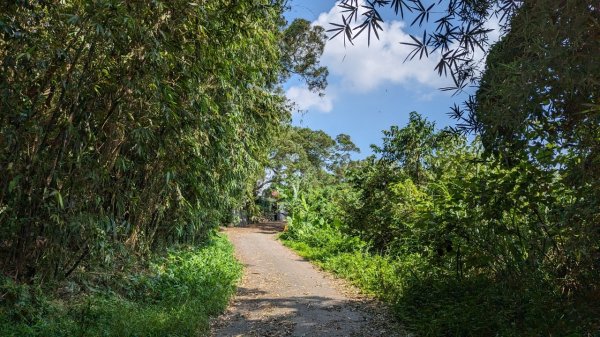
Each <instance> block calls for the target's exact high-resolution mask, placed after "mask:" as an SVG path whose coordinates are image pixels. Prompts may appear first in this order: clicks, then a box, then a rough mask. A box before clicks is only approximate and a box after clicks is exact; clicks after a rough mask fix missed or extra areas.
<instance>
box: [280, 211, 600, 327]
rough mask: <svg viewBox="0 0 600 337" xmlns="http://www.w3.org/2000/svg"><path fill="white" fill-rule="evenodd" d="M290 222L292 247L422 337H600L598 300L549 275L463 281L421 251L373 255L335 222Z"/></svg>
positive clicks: (286, 240) (287, 234)
mask: <svg viewBox="0 0 600 337" xmlns="http://www.w3.org/2000/svg"><path fill="white" fill-rule="evenodd" d="M294 226H296V227H295V228H294ZM288 228H289V232H285V233H283V234H282V235H281V237H280V239H281V240H282V241H283V243H284V244H285V245H286V246H288V247H290V248H292V249H294V250H295V251H296V252H298V254H300V255H301V256H303V257H305V258H307V259H309V260H312V261H313V262H315V263H316V264H317V265H319V266H320V267H321V268H323V269H325V270H328V271H331V272H333V273H335V274H337V275H338V276H340V277H343V278H345V279H347V280H349V281H350V282H351V283H353V284H354V285H356V286H357V287H358V288H360V289H361V290H363V291H364V292H366V293H368V294H372V295H375V296H377V297H378V298H380V299H382V300H384V301H385V302H387V303H389V304H390V305H391V306H392V307H393V308H394V309H395V312H396V314H397V316H398V318H399V319H400V321H401V322H402V323H403V324H404V325H405V326H406V328H407V329H408V330H409V331H412V332H414V333H416V335H417V336H474V337H475V336H515V337H516V336H573V337H574V336H585V337H588V336H589V337H591V336H600V326H599V325H598V322H599V319H598V317H600V310H599V308H598V305H597V303H596V302H595V301H594V300H592V299H590V298H580V299H573V298H570V299H568V298H565V297H564V296H561V294H560V293H559V292H556V291H553V286H552V284H551V283H549V282H548V281H547V280H544V279H542V278H537V279H533V277H535V276H533V277H532V279H527V280H522V281H523V282H522V283H519V284H506V283H502V282H500V281H495V280H493V279H490V278H488V277H485V276H472V277H465V278H463V279H461V280H457V279H456V278H455V277H453V276H452V275H443V274H441V273H439V272H438V271H436V270H435V268H434V267H432V266H428V265H427V263H426V261H425V260H424V259H422V258H420V257H419V256H418V255H413V256H402V255H400V256H391V255H385V254H384V255H379V254H373V253H370V252H369V251H368V250H367V248H366V247H367V244H366V243H364V242H362V243H360V242H359V243H355V248H354V249H352V248H351V246H350V245H349V243H350V242H353V241H356V240H357V239H356V238H352V237H349V236H347V235H346V234H343V233H342V232H341V231H340V230H339V229H338V228H336V227H335V226H325V227H321V226H314V225H311V224H307V223H300V225H294V224H293V223H292V224H291V226H288Z"/></svg>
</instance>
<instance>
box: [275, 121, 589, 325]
mask: <svg viewBox="0 0 600 337" xmlns="http://www.w3.org/2000/svg"><path fill="white" fill-rule="evenodd" d="M384 136H385V138H384V141H383V147H382V148H377V147H376V148H375V150H376V153H377V155H378V156H371V157H369V158H367V159H365V160H363V161H360V162H359V163H355V164H354V165H352V166H351V169H350V170H349V171H347V172H346V175H345V178H344V180H342V181H339V182H338V183H337V184H336V185H335V186H332V185H330V186H327V187H323V186H322V185H319V184H316V185H312V186H311V185H307V186H305V187H304V188H305V189H306V190H299V191H298V193H296V196H297V200H296V201H294V202H290V205H292V216H291V218H290V222H289V224H288V232H287V233H285V234H284V235H283V236H282V238H283V239H284V240H286V241H285V242H286V244H288V245H289V246H290V247H292V248H295V249H297V250H298V251H299V252H300V253H301V254H302V255H304V256H306V257H307V258H310V259H314V260H315V261H317V262H318V263H319V265H321V266H322V267H323V268H325V269H328V270H332V271H334V272H335V273H337V274H339V275H341V276H343V277H345V278H347V279H349V280H351V281H352V282H354V283H355V284H357V285H358V286H360V287H361V288H362V289H364V290H366V291H368V292H370V293H374V294H376V295H378V296H380V297H381V298H384V299H386V300H387V301H389V302H390V303H392V304H394V305H395V306H396V308H397V312H398V314H399V315H400V317H401V318H402V319H403V321H404V322H405V323H406V324H407V327H408V328H409V329H411V330H413V331H415V332H417V333H418V334H419V335H423V336H441V335H447V336H493V335H499V336H537V335H557V336H563V335H564V336H583V335H586V334H588V335H589V334H592V333H596V332H598V331H599V328H600V319H599V318H598V317H600V306H599V305H598V303H600V302H598V301H597V299H598V298H599V294H600V289H599V288H598V284H600V283H598V280H600V275H599V269H598V268H596V267H594V266H597V265H598V261H599V260H598V252H599V250H598V246H597V245H598V241H597V240H596V241H594V242H593V240H592V238H597V234H594V233H590V232H589V230H590V228H591V226H592V224H593V219H594V217H597V216H598V214H600V213H598V209H597V207H596V206H591V205H590V204H587V202H589V201H590V200H594V199H593V195H592V196H588V195H585V196H584V195H582V194H581V191H579V190H577V189H575V188H574V187H573V186H572V185H569V183H568V181H567V180H565V179H564V175H563V174H562V173H561V171H560V170H559V169H558V168H554V169H547V168H545V169H544V168H541V167H538V166H536V165H534V164H532V163H531V162H527V161H521V162H518V163H512V165H506V164H505V163H504V162H502V160H501V158H499V157H494V156H488V157H484V156H483V154H482V152H481V146H480V145H479V141H478V139H475V140H473V141H472V142H471V144H469V143H468V142H467V141H466V139H465V138H463V137H460V136H457V135H455V134H448V133H445V132H444V131H439V132H436V131H435V130H434V128H433V127H432V124H430V123H427V122H426V121H424V120H423V119H422V118H421V117H420V116H419V115H418V114H416V113H413V114H411V119H410V122H409V124H408V125H407V126H406V127H404V128H398V127H394V128H392V129H391V130H390V131H388V132H385V133H384ZM325 191H338V192H339V193H338V194H337V195H336V197H335V198H328V199H327V198H319V197H315V196H321V195H325V194H326V193H327V192H325ZM578 196H581V197H578ZM314 202H318V205H315V204H313V203H314ZM327 203H331V204H333V205H327ZM330 209H336V210H337V212H336V213H335V214H337V215H338V216H339V218H341V219H342V222H340V221H338V220H335V219H336V218H335V215H334V216H333V217H332V213H331V212H322V210H330ZM578 211H580V212H581V213H580V215H577V212H578ZM339 218H338V219H339ZM582 233H588V234H589V235H587V236H584V235H582ZM576 243H579V244H576Z"/></svg>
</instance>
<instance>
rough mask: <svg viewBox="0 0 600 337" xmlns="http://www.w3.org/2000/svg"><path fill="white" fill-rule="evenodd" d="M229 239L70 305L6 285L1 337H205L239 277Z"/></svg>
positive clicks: (174, 256) (0, 289)
mask: <svg viewBox="0 0 600 337" xmlns="http://www.w3.org/2000/svg"><path fill="white" fill-rule="evenodd" d="M241 269H242V267H241V265H240V264H239V263H238V262H237V261H236V260H235V258H234V257H233V249H232V246H231V244H230V243H229V242H228V241H227V239H226V238H224V237H221V236H214V237H213V238H212V239H211V240H210V241H209V242H207V243H206V244H205V245H203V246H202V247H182V248H178V249H177V250H171V251H169V252H168V254H166V255H165V256H162V257H160V258H156V259H155V260H154V261H153V262H152V263H151V264H150V266H149V268H145V269H142V270H140V271H137V272H135V273H131V274H127V273H125V276H120V277H117V278H116V279H113V280H112V284H111V286H109V287H93V286H89V285H88V286H87V288H86V291H84V292H81V294H79V295H77V296H72V297H69V298H68V299H65V298H61V297H60V296H58V295H56V294H55V293H56V292H55V293H53V294H48V289H45V291H44V290H42V289H40V288H39V287H35V286H27V285H17V284H15V283H14V282H12V281H11V280H8V279H4V280H2V284H1V285H0V294H1V295H2V302H1V303H0V335H1V336H18V337H21V336H44V337H46V336H48V337H53V336H123V337H125V336H132V337H133V336H204V335H206V334H207V333H208V331H209V318H210V317H211V316H215V315H218V314H219V313H221V312H222V311H223V310H224V309H225V307H226V305H227V303H228V301H229V298H230V297H231V295H232V294H233V293H234V291H235V287H236V283H237V281H238V279H239V277H240V275H241Z"/></svg>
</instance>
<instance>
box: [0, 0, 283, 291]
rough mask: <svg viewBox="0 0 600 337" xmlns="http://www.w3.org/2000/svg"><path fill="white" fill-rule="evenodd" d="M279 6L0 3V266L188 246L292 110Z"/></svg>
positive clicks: (37, 274) (62, 270)
mask: <svg viewBox="0 0 600 337" xmlns="http://www.w3.org/2000/svg"><path fill="white" fill-rule="evenodd" d="M281 13H282V6H281V5H280V4H278V3H276V2H273V1H266V0H252V1H226V0H217V1H208V2H207V1H198V2H192V1H179V0H175V1H149V2H145V1H115V0H96V1H77V0H73V1H9V2H3V4H2V5H0V34H1V35H0V167H1V168H2V175H1V177H0V226H1V230H0V261H1V262H0V263H1V266H0V267H1V268H2V270H3V272H4V273H5V274H6V275H10V276H11V277H13V278H15V279H19V280H22V281H31V280H33V279H38V280H44V279H63V278H65V277H68V276H69V274H71V273H72V272H73V271H74V270H76V269H77V268H84V269H85V268H91V267H94V266H103V267H105V268H109V267H110V266H113V265H114V264H115V263H116V262H118V260H119V259H121V258H123V257H125V256H128V255H129V256H131V254H134V255H137V256H144V255H146V254H148V253H149V252H151V251H154V250H157V249H161V248H162V247H165V246H169V245H172V244H176V243H185V242H187V243H192V242H198V241H199V240H201V239H202V238H203V237H205V236H206V234H207V233H208V232H209V231H210V230H211V229H212V228H214V227H215V225H217V224H219V223H223V222H225V221H227V220H228V217H229V216H230V214H231V210H232V209H234V208H235V207H238V206H239V205H240V204H241V203H242V202H243V200H244V197H245V191H246V190H247V177H248V176H251V175H253V174H256V171H257V170H259V169H260V163H261V162H262V161H263V159H264V156H265V153H264V152H265V151H264V150H262V149H263V148H266V147H267V146H266V145H267V144H268V143H269V140H270V138H271V136H272V135H273V133H274V132H275V131H276V130H277V129H278V128H279V126H280V125H281V124H282V123H284V122H286V121H287V120H289V112H288V111H287V110H286V109H285V101H284V99H283V98H282V95H281V94H280V92H279V91H278V90H277V88H278V83H279V81H280V69H279V67H280V66H279V65H280V64H281V62H280V59H281V57H280V47H279V45H278V43H279V42H278V41H279V38H280V36H279V35H280V28H281V25H282V17H281Z"/></svg>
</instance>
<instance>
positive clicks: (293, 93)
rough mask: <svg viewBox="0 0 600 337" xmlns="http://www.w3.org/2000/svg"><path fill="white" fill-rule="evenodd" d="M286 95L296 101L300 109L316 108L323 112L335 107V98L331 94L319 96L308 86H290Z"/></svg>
mask: <svg viewBox="0 0 600 337" xmlns="http://www.w3.org/2000/svg"><path fill="white" fill-rule="evenodd" d="M285 95H286V96H287V98H288V99H289V100H291V101H293V102H294V103H296V106H297V108H298V109H299V110H309V109H311V108H314V109H316V110H319V111H321V112H330V111H331V110H332V109H333V100H332V97H331V95H327V96H322V97H321V96H319V94H318V93H314V92H312V91H310V90H308V88H306V87H299V86H293V87H290V88H289V89H288V90H287V91H286V92H285Z"/></svg>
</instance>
